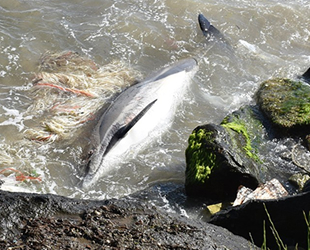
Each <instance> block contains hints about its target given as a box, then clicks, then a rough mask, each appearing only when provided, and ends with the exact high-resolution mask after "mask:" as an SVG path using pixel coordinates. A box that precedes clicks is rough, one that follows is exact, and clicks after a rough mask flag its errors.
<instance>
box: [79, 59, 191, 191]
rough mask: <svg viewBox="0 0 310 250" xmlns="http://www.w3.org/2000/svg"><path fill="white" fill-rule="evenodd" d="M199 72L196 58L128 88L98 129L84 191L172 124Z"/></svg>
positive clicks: (103, 118)
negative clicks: (151, 137) (177, 107)
mask: <svg viewBox="0 0 310 250" xmlns="http://www.w3.org/2000/svg"><path fill="white" fill-rule="evenodd" d="M196 69H197V61H196V60H195V59H192V58H190V59H185V60H183V61H180V62H178V63H176V64H173V65H172V66H170V67H167V68H164V69H162V70H160V71H159V72H157V73H156V74H154V75H151V76H149V77H148V78H146V79H145V80H144V81H142V82H140V83H137V84H136V85H133V86H131V87H129V88H127V89H126V90H124V91H123V92H122V93H121V94H120V95H119V96H118V97H117V98H116V99H115V100H114V102H113V103H112V104H111V105H110V106H109V107H108V109H107V110H106V111H105V113H104V114H103V115H102V117H101V119H100V120H99V122H98V125H97V126H96V128H95V130H94V133H93V136H92V137H93V141H94V145H93V151H92V154H91V155H90V157H89V160H88V170H87V174H86V176H85V177H84V179H83V180H82V188H87V187H89V186H91V185H92V184H93V183H94V182H95V181H96V180H97V179H98V178H99V177H100V176H101V175H102V174H103V173H104V172H105V171H108V170H109V168H111V167H113V166H115V164H117V163H119V162H120V161H124V160H125V156H126V155H128V154H129V153H128V152H130V151H138V150H139V148H140V147H139V146H140V144H143V143H145V142H146V141H148V140H149V139H150V135H151V134H152V132H154V131H158V130H162V129H163V128H164V127H165V126H166V125H167V124H169V123H171V120H172V118H173V116H174V113H175V108H176V106H177V104H178V103H179V102H180V101H181V100H182V97H183V95H184V93H185V91H186V87H187V85H188V83H189V82H190V79H191V77H192V76H193V74H194V73H195V72H196ZM115 162H117V163H115Z"/></svg>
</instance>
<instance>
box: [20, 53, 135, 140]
mask: <svg viewBox="0 0 310 250" xmlns="http://www.w3.org/2000/svg"><path fill="white" fill-rule="evenodd" d="M139 78H140V74H139V73H138V72H137V71H135V70H133V69H132V68H130V67H129V66H127V65H125V64H124V63H122V62H120V61H113V62H111V63H109V64H107V65H105V66H102V67H99V66H98V65H96V64H95V63H94V62H93V61H92V60H90V59H89V58H85V57H82V56H80V55H79V54H77V53H75V52H71V51H69V52H63V53H55V54H52V53H46V54H44V55H43V56H42V58H41V60H40V72H39V73H38V74H36V75H35V78H34V79H33V81H32V83H33V87H32V88H31V89H30V94H31V95H32V99H33V100H34V101H33V103H32V105H31V106H30V107H29V108H28V109H27V113H28V114H29V115H33V116H34V117H35V118H37V119H38V122H39V123H40V125H39V126H38V127H32V128H29V129H27V130H26V131H25V132H24V135H25V137H26V138H28V139H30V140H35V141H43V142H53V141H56V140H59V139H68V138H70V137H71V136H73V135H74V132H75V131H76V130H77V129H78V128H79V127H81V126H82V125H83V124H84V123H85V122H87V121H89V120H92V119H93V118H94V114H95V113H96V112H97V111H98V110H99V109H100V108H101V107H102V106H103V105H104V104H105V103H106V102H107V101H108V100H110V99H111V98H112V97H113V96H114V95H115V94H117V93H119V92H121V91H122V90H123V89H124V88H125V87H128V86H130V85H132V84H134V83H135V82H136V81H137V79H139Z"/></svg>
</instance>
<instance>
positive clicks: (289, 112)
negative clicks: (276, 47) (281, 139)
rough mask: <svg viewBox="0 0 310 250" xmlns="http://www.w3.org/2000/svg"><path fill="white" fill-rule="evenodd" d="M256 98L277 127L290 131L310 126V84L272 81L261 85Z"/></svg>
mask: <svg viewBox="0 0 310 250" xmlns="http://www.w3.org/2000/svg"><path fill="white" fill-rule="evenodd" d="M256 97H257V103H258V105H259V107H260V108H261V110H262V111H263V112H264V114H265V115H266V116H267V117H268V118H269V119H270V120H271V121H272V123H273V124H275V125H276V126H278V127H280V128H285V129H290V128H295V127H298V128H300V126H308V125H309V124H310V86H309V84H306V83H304V82H301V81H293V80H290V79H282V78H277V79H271V80H268V81H265V82H263V83H262V84H261V86H260V88H259V90H258V91H257V93H256ZM282 131H283V130H282ZM299 132H300V130H299ZM307 132H309V127H308V131H307Z"/></svg>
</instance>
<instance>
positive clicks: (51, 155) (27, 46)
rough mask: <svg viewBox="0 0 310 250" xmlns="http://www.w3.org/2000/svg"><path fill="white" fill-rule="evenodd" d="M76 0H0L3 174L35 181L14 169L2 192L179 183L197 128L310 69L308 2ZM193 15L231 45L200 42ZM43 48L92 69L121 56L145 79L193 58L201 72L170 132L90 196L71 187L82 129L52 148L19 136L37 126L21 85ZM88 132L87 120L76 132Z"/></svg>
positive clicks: (114, 190) (115, 193)
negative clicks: (79, 58) (269, 82)
mask: <svg viewBox="0 0 310 250" xmlns="http://www.w3.org/2000/svg"><path fill="white" fill-rule="evenodd" d="M74 2H75V3H72V1H69V0H61V1H59V0H55V1H39V0H37V1H36V0H31V1H22V0H7V1H2V2H1V3H0V104H1V106H0V149H1V154H0V156H1V159H2V162H0V168H1V169H4V168H7V167H10V168H14V169H18V170H20V171H22V172H28V173H29V172H32V171H35V172H36V173H38V174H39V175H40V176H41V178H42V181H41V182H39V183H38V182H35V181H29V182H24V183H18V182H15V181H14V174H13V173H12V176H11V177H7V178H9V179H10V178H11V181H9V180H8V179H7V178H6V182H7V183H8V184H7V185H4V186H5V187H6V189H9V190H25V191H34V192H43V193H47V192H49V193H57V194H61V195H65V196H71V197H83V198H106V197H119V196H122V195H124V194H128V193H133V192H135V191H138V190H142V189H144V188H146V187H148V186H150V185H153V184H156V183H160V182H169V183H172V184H175V185H179V184H181V185H182V183H183V182H184V171H185V163H184V150H185V148H186V146H187V138H188V135H189V134H190V132H191V131H192V130H193V129H194V128H195V127H196V126H197V125H199V124H201V123H207V122H219V121H221V119H222V118H223V117H224V116H225V115H226V114H227V113H228V112H231V111H232V110H235V109H237V108H238V107H240V106H241V105H242V104H244V103H248V102H251V100H252V95H253V93H254V92H255V90H256V89H257V87H258V85H259V83H260V82H262V81H263V80H266V79H268V78H270V77H294V76H296V75H298V74H300V73H302V72H304V71H305V70H306V69H307V68H308V67H310V43H309V40H310V38H309V36H310V29H309V23H310V17H309V13H310V4H309V2H308V1H307V0H298V1H296V0H295V1H293V0H288V1H284V2H283V3H282V2H279V1H267V0H260V1H252V0H239V1H235V0H225V1H224V0H220V1H213V0H211V1H207V2H206V1H202V0H184V1H176V0H172V1H163V0H162V1H161V0H158V1H156V0H154V1H148V0H140V1H123V0H119V1H99V0H91V1H89V0H87V1H86V0H79V1H74ZM199 13H203V14H204V15H205V16H206V17H207V18H208V19H209V20H210V21H211V22H212V23H213V25H214V26H216V27H217V28H218V29H219V30H221V31H222V33H223V34H224V35H225V37H226V39H227V43H228V44H229V45H227V44H223V43H221V42H218V41H216V40H215V41H209V42H206V40H205V38H204V37H203V36H202V34H201V32H200V30H199V27H198V23H197V16H198V14H199ZM46 51H52V52H61V51H76V52H78V53H79V54H81V55H83V56H85V57H89V58H91V59H92V60H93V61H94V62H96V63H97V64H99V65H104V64H107V63H109V62H111V61H112V60H121V61H124V62H125V63H127V64H128V65H129V66H131V67H133V68H135V69H136V70H138V71H140V72H141V73H142V74H143V75H147V74H149V73H151V72H153V71H154V70H156V69H158V68H160V67H162V66H164V65H168V64H171V63H172V62H174V61H178V60H180V59H183V58H187V57H196V58H198V59H199V72H198V73H197V74H196V76H195V78H194V79H193V83H192V85H191V87H190V90H189V92H188V94H187V95H186V96H184V102H183V104H182V105H181V107H180V108H179V109H178V112H177V114H176V118H175V122H174V124H173V127H172V129H171V130H170V131H169V132H168V133H166V134H164V135H163V136H162V137H161V138H159V139H158V140H157V141H155V142H153V143H152V144H151V147H150V148H149V149H147V150H145V151H143V152H142V153H141V154H140V155H139V156H138V157H137V158H136V159H133V160H131V161H130V162H124V164H122V165H121V166H118V167H116V168H115V170H114V171H111V173H109V174H108V175H107V176H104V177H102V178H101V180H100V181H99V182H98V183H97V184H96V185H95V186H94V187H93V189H92V190H88V191H83V190H79V189H78V188H77V187H76V184H77V182H78V181H79V179H80V178H81V176H80V175H79V171H78V169H77V168H78V164H79V163H80V161H81V154H82V151H83V148H84V147H85V138H83V133H82V134H81V133H78V134H77V135H76V136H74V137H73V138H74V139H71V140H69V141H59V142H56V143H44V142H34V141H29V140H27V139H25V138H24V134H23V133H24V131H25V130H26V129H28V128H31V127H32V126H35V125H36V124H34V120H33V119H34V118H33V116H35V114H33V116H31V115H29V114H27V115H26V110H27V108H28V107H29V106H30V105H31V104H32V98H31V96H30V95H29V92H27V89H29V88H31V86H32V84H31V79H32V77H33V73H34V72H38V60H39V58H40V56H41V55H42V54H44V53H45V52H46ZM36 122H38V121H37V120H36ZM90 129H91V126H88V125H87V124H86V125H85V127H83V129H82V130H81V131H82V132H83V131H84V132H85V131H88V130H90ZM81 131H80V132H81ZM6 176H7V174H6Z"/></svg>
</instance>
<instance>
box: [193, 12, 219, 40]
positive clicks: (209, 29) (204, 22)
mask: <svg viewBox="0 0 310 250" xmlns="http://www.w3.org/2000/svg"><path fill="white" fill-rule="evenodd" d="M198 23H199V26H200V29H201V31H202V34H203V35H204V36H205V37H207V38H209V37H210V36H212V35H213V36H215V37H218V38H221V37H222V34H221V32H220V31H219V30H218V29H217V28H215V27H214V26H213V25H212V24H211V23H210V22H209V20H208V19H207V18H205V16H204V15H203V14H199V15H198Z"/></svg>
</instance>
